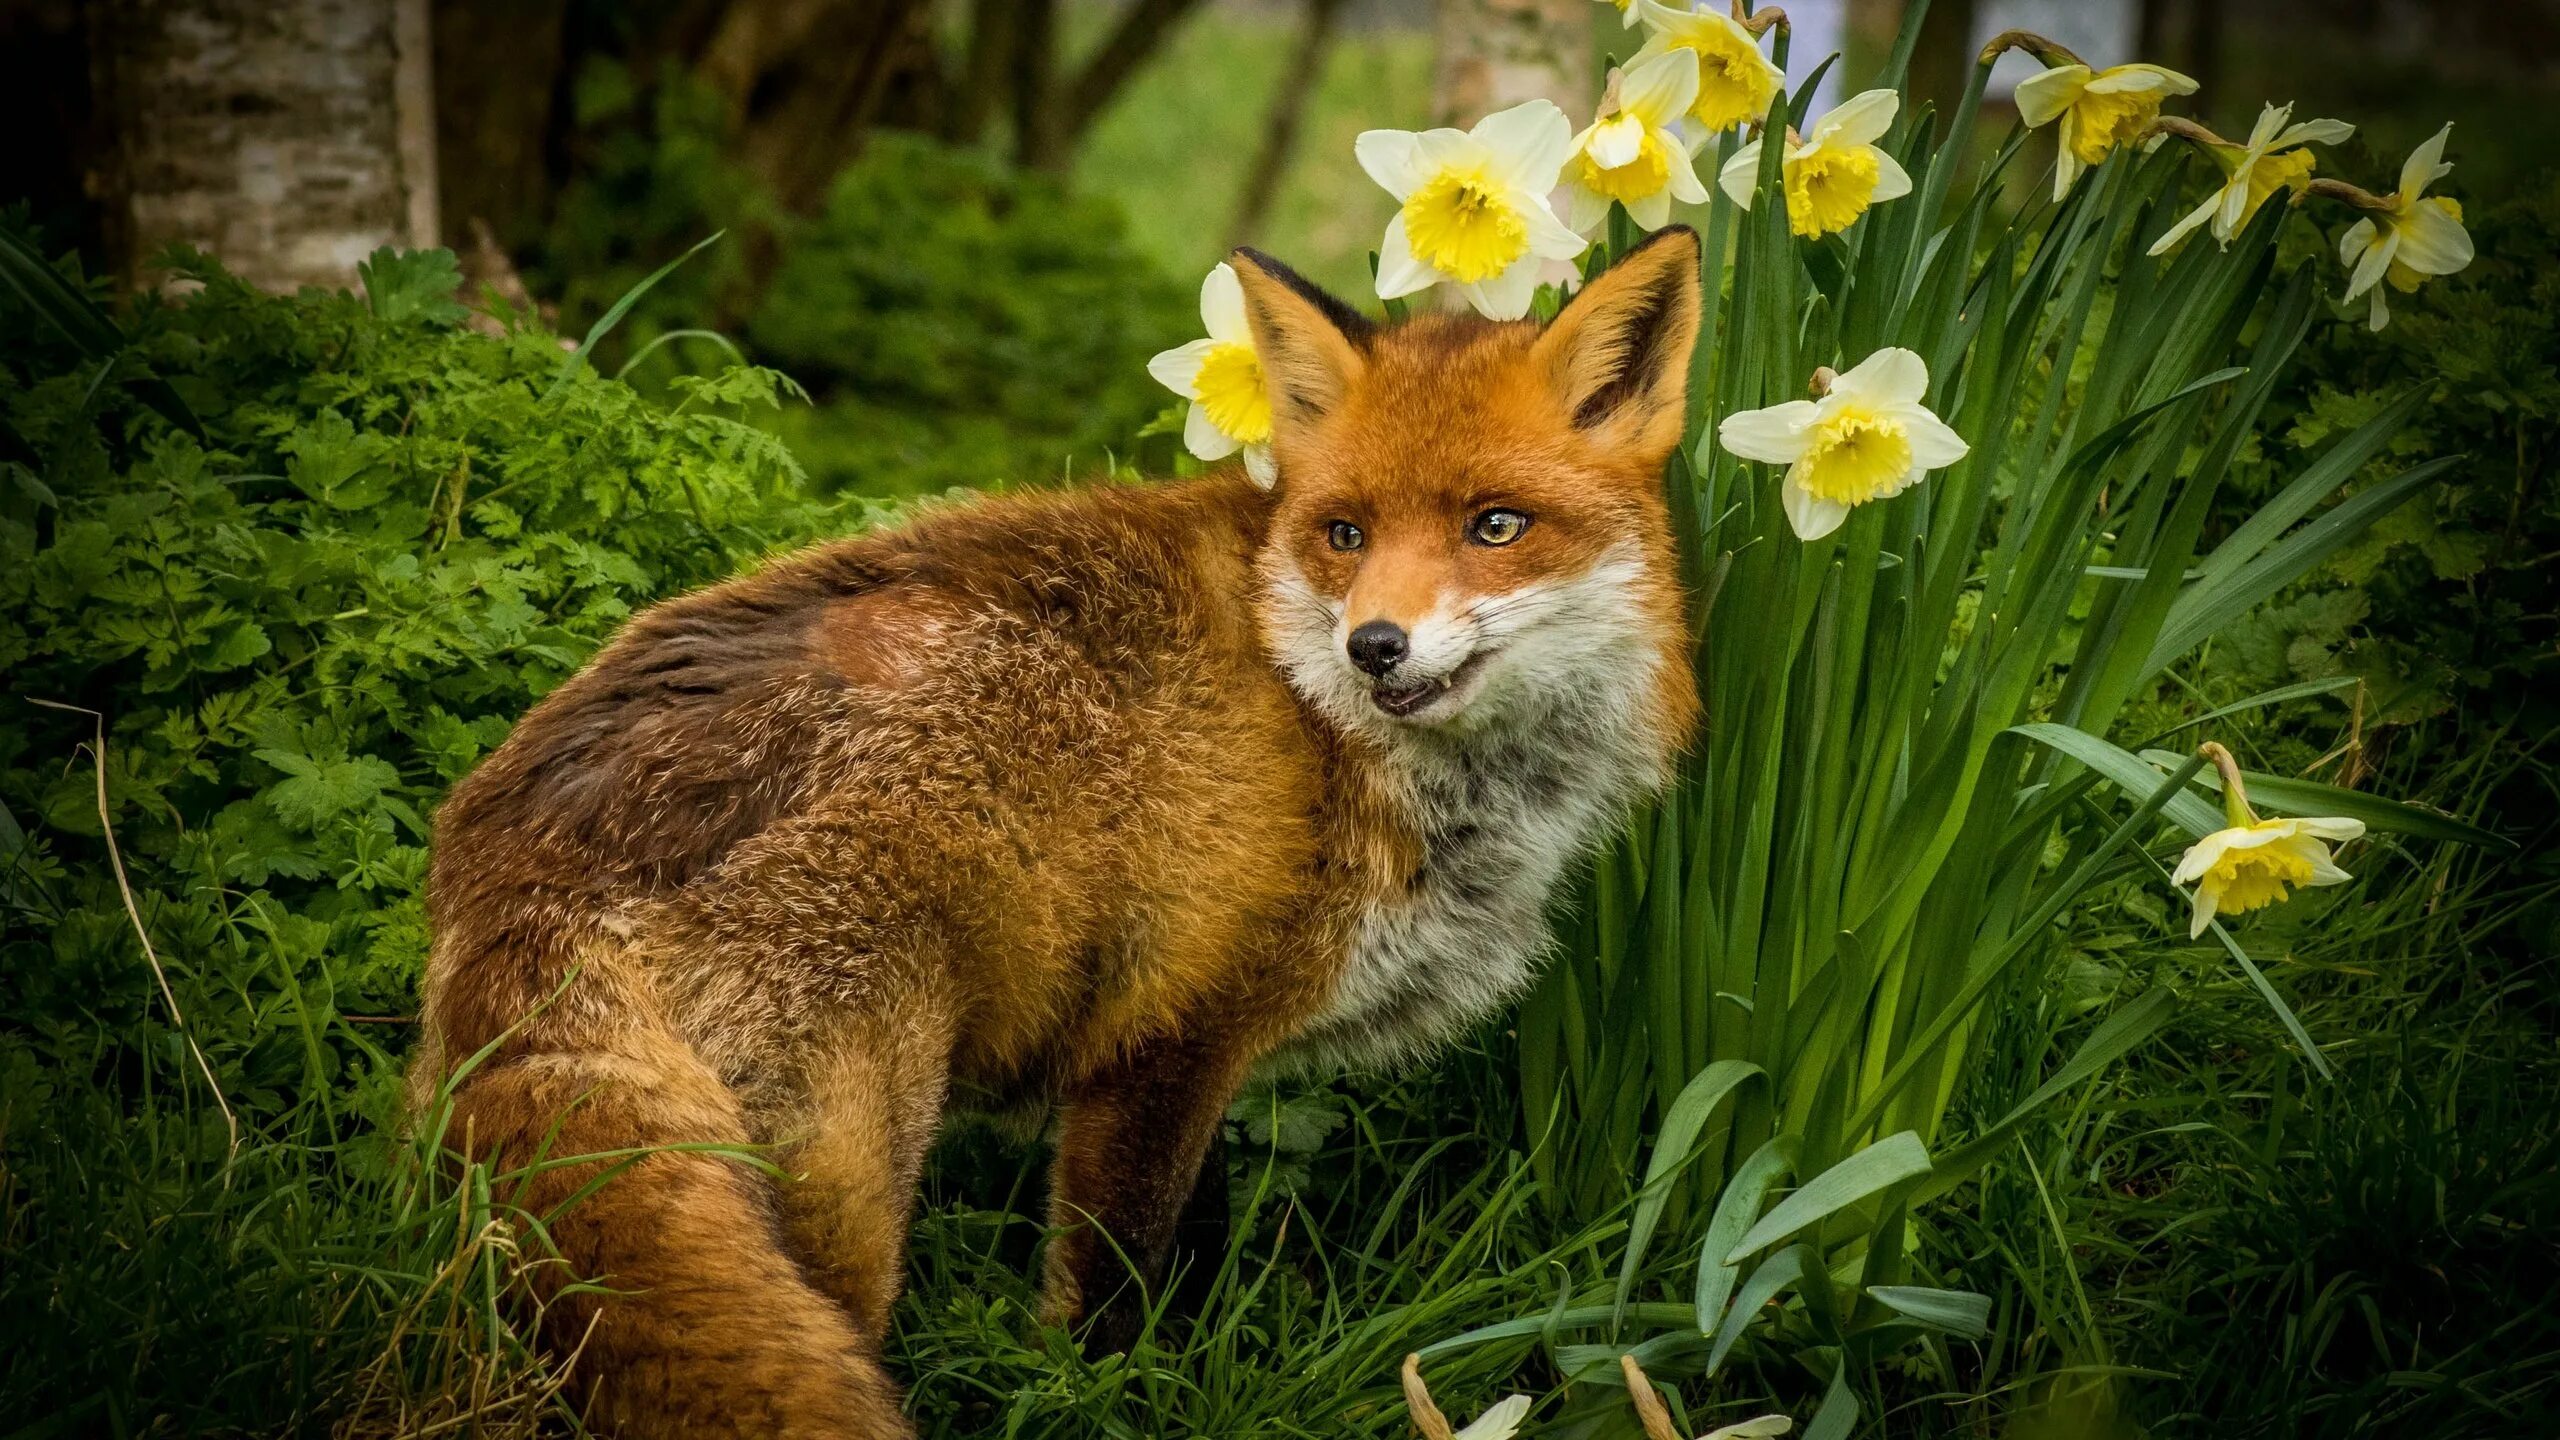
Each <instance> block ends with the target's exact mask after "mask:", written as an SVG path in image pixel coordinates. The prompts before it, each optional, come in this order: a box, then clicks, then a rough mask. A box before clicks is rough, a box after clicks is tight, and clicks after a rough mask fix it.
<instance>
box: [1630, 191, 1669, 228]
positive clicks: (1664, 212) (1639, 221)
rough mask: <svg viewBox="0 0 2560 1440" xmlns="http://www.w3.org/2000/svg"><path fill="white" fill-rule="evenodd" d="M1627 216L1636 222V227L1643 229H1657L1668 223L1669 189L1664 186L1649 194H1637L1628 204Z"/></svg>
mask: <svg viewBox="0 0 2560 1440" xmlns="http://www.w3.org/2000/svg"><path fill="white" fill-rule="evenodd" d="M1627 217H1628V218H1629V219H1631V220H1633V221H1635V222H1636V226H1637V228H1639V229H1643V230H1659V229H1661V228H1662V227H1663V226H1665V225H1668V224H1670V223H1671V191H1670V190H1669V189H1667V188H1666V189H1662V190H1656V191H1654V192H1653V193H1652V194H1650V195H1642V196H1638V197H1637V198H1636V199H1635V200H1634V201H1632V202H1631V203H1629V204H1628V206H1627Z"/></svg>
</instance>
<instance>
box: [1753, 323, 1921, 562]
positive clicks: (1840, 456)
mask: <svg viewBox="0 0 2560 1440" xmlns="http://www.w3.org/2000/svg"><path fill="white" fill-rule="evenodd" d="M1814 388H1815V391H1816V393H1818V394H1819V395H1820V396H1821V398H1820V399H1816V400H1789V401H1787V402H1786V403H1784V404H1782V405H1772V406H1770V407H1768V408H1767V409H1765V410H1744V411H1740V412H1737V413H1735V414H1732V415H1727V416H1726V417H1724V423H1723V424H1721V425H1719V426H1717V427H1716V439H1717V440H1718V441H1719V442H1720V443H1722V444H1723V446H1724V448H1725V449H1726V450H1727V451H1729V452H1731V453H1732V454H1735V455H1739V456H1741V457H1742V458H1743V459H1745V460H1760V461H1765V462H1766V463H1768V464H1771V465H1784V466H1786V467H1787V478H1786V483H1785V485H1784V487H1783V488H1782V489H1781V491H1780V498H1781V500H1782V502H1783V503H1784V504H1785V506H1786V509H1787V523H1788V524H1790V525H1792V526H1794V527H1795V532H1796V536H1797V538H1799V539H1804V540H1819V539H1821V538H1822V537H1823V536H1825V535H1828V534H1830V533H1831V532H1832V531H1834V530H1837V529H1839V528H1840V522H1841V521H1843V520H1846V519H1848V518H1849V511H1850V508H1851V507H1853V506H1857V505H1864V504H1866V503H1867V502H1868V501H1871V500H1889V499H1891V498H1893V497H1894V496H1896V495H1899V494H1901V493H1902V492H1903V491H1905V490H1908V489H1910V488H1911V487H1912V486H1914V485H1917V484H1919V483H1920V482H1921V480H1922V479H1924V478H1926V477H1927V475H1928V473H1929V472H1930V471H1932V470H1935V469H1938V468H1940V467H1941V466H1946V465H1953V464H1954V463H1956V462H1957V461H1958V460H1961V459H1963V458H1964V457H1965V452H1966V450H1967V449H1968V448H1969V447H1968V446H1967V445H1966V444H1965V442H1964V437H1963V436H1961V435H1958V434H1957V433H1956V432H1955V431H1953V430H1951V429H1949V428H1947V424H1946V422H1945V421H1943V420H1940V419H1939V418H1938V417H1937V416H1936V415H1933V414H1931V413H1930V412H1929V408H1928V407H1927V406H1925V405H1923V404H1921V403H1920V397H1921V396H1923V395H1926V394H1927V393H1929V367H1928V365H1927V364H1925V363H1924V362H1923V361H1922V360H1921V359H1920V357H1919V356H1917V355H1915V354H1913V353H1911V352H1910V351H1908V350H1904V349H1901V348H1899V347H1895V346H1887V347H1886V348H1884V349H1882V350H1878V351H1877V352H1876V353H1874V354H1873V355H1870V356H1868V357H1867V358H1866V359H1864V360H1862V361H1860V362H1858V365H1857V367H1856V368H1854V369H1852V370H1850V371H1849V372H1848V373H1847V374H1845V375H1836V376H1835V375H1833V374H1831V372H1830V371H1828V370H1821V371H1816V372H1815V373H1814Z"/></svg>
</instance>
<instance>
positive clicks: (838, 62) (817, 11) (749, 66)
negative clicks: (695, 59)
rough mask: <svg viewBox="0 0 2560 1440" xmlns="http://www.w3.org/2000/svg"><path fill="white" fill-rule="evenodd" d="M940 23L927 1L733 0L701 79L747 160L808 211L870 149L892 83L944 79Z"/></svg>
mask: <svg viewBox="0 0 2560 1440" xmlns="http://www.w3.org/2000/svg"><path fill="white" fill-rule="evenodd" d="M931 18H932V17H931V10H930V7H928V6H926V5H924V4H921V3H919V0H862V3H858V4H851V3H845V0H731V3H730V4H729V5H728V6H727V7H726V8H725V9H724V10H723V11H722V12H721V15H720V20H719V23H718V25H717V27H716V28H715V29H714V30H713V32H712V35H711V38H710V42H709V44H708V46H707V47H706V48H705V49H704V51H703V53H702V58H701V61H700V63H699V65H698V66H697V71H696V73H698V74H699V75H701V77H702V78H703V79H704V80H706V81H708V82H710V84H711V86H712V87H713V88H714V89H716V90H718V91H719V92H720V95H721V97H722V99H723V100H725V101H726V102H727V105H728V109H729V116H730V119H731V121H732V123H733V124H734V126H735V127H736V129H735V141H734V144H735V148H736V151H737V155H738V158H739V160H740V162H741V163H742V164H744V165H745V166H746V167H747V168H748V169H749V170H751V171H753V172H754V173H755V174H756V175H757V176H758V177H760V178H762V179H763V180H764V181H765V183H766V184H767V185H769V186H770V187H771V188H772V190H773V194H774V197H775V198H776V199H778V200H780V201H781V202H782V204H783V206H784V207H785V208H787V209H790V210H794V211H798V212H801V213H804V214H805V213H808V212H811V211H814V210H816V209H817V208H818V207H819V206H820V205H821V204H822V203H823V202H824V201H825V199H826V192H827V186H828V184H829V183H830V182H832V181H833V180H834V179H835V177H836V172H838V171H839V170H842V169H843V168H844V166H845V164H846V162H848V161H850V160H851V159H852V158H853V157H854V155H855V153H856V152H857V151H859V150H860V149H861V148H862V137H863V136H864V134H865V133H866V132H868V130H869V129H870V127H871V124H872V121H873V119H874V118H875V116H876V114H877V112H878V110H879V108H880V103H881V99H882V97H883V96H884V95H886V94H887V93H888V92H889V91H890V89H891V88H892V86H893V85H894V84H895V83H896V82H897V81H898V80H899V79H900V78H901V77H902V76H905V75H908V74H910V73H912V72H916V71H919V70H921V71H925V72H934V73H937V74H938V69H937V67H938V63H939V62H938V61H937V60H936V58H935V56H934V55H933V52H932V48H931V46H932V35H931V31H930V22H931ZM914 118H916V119H918V120H928V121H929V120H930V118H931V117H926V116H921V115H919V116H917V117H914ZM928 128H930V127H929V126H928Z"/></svg>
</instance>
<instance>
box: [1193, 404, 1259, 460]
mask: <svg viewBox="0 0 2560 1440" xmlns="http://www.w3.org/2000/svg"><path fill="white" fill-rule="evenodd" d="M1243 443H1244V442H1243V441H1241V440H1238V439H1237V438H1236V437H1234V436H1233V435H1230V434H1228V433H1227V432H1226V431H1224V430H1221V429H1219V428H1218V427H1217V425H1216V423H1215V422H1213V421H1211V420H1210V418H1209V407H1208V406H1206V405H1201V404H1198V403H1194V404H1193V405H1192V407H1191V413H1190V414H1188V415H1186V416H1184V417H1182V448H1183V449H1185V450H1188V451H1190V452H1191V453H1192V454H1194V455H1196V456H1198V457H1199V458H1201V459H1203V460H1224V459H1226V458H1227V457H1228V456H1230V455H1233V454H1234V453H1236V447H1237V446H1239V445H1241V444H1243Z"/></svg>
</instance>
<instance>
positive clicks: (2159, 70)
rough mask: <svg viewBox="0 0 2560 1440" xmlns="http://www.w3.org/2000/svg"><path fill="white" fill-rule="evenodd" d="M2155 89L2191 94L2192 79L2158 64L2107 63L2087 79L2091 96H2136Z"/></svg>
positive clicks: (2168, 92) (2163, 92) (2192, 89)
mask: <svg viewBox="0 0 2560 1440" xmlns="http://www.w3.org/2000/svg"><path fill="white" fill-rule="evenodd" d="M2153 90H2157V91H2159V92H2160V93H2162V94H2164V95H2192V94H2194V93H2195V92H2196V82H2194V81H2193V80H2190V79H2188V78H2187V77H2186V76H2184V75H2181V74H2179V73H2178V72H2177V71H2175V70H2170V69H2167V68H2165V67H2162V66H2159V65H2142V64H2134V65H2111V66H2109V67H2107V68H2106V69H2104V70H2101V71H2099V72H2098V76H2097V78H2096V79H2094V80H2091V81H2090V82H2089V93H2090V94H2092V95H2139V94H2142V93H2145V92H2147V91H2153Z"/></svg>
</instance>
